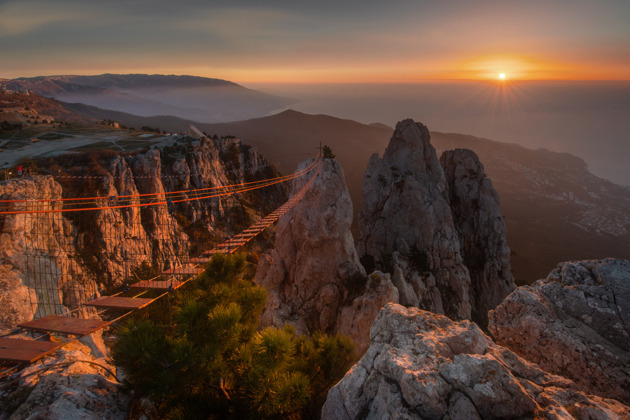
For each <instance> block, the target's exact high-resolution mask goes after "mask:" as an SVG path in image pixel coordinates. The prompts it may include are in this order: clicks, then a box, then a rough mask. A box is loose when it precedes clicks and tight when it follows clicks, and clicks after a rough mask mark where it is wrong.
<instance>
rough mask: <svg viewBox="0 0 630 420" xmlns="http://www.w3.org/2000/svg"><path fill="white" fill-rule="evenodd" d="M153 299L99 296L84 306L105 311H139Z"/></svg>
mask: <svg viewBox="0 0 630 420" xmlns="http://www.w3.org/2000/svg"><path fill="white" fill-rule="evenodd" d="M153 301H154V299H145V298H131V297H119V296H101V297H98V298H96V299H94V300H90V301H88V302H86V303H85V304H86V305H89V306H95V307H97V308H107V309H141V308H144V307H145V306H147V305H148V304H149V303H151V302H153Z"/></svg>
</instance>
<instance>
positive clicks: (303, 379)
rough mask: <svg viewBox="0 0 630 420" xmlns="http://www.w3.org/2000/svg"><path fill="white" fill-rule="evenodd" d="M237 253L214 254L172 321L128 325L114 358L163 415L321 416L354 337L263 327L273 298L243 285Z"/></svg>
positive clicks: (180, 296) (176, 306) (247, 283)
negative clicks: (263, 317) (260, 322)
mask: <svg viewBox="0 0 630 420" xmlns="http://www.w3.org/2000/svg"><path fill="white" fill-rule="evenodd" d="M246 268H247V267H246V260H245V258H244V257H243V256H240V255H231V256H226V255H222V254H217V255H215V256H213V258H212V260H211V262H210V263H209V264H208V266H207V269H206V271H205V272H204V273H202V274H201V275H200V276H199V277H198V278H197V279H196V280H195V281H194V285H193V286H194V287H190V288H187V290H186V291H184V292H178V294H177V296H176V302H175V304H174V305H173V306H174V314H173V319H174V325H170V326H163V325H157V324H156V323H155V322H152V321H147V320H140V321H131V322H128V323H127V324H125V325H124V326H122V327H120V328H119V330H118V341H117V342H116V344H115V345H114V346H113V348H112V354H113V359H114V362H115V363H116V364H117V365H118V366H121V367H122V368H124V369H125V372H127V380H128V381H129V383H130V384H131V385H132V386H133V388H134V389H135V391H136V392H137V394H138V396H140V397H142V396H146V397H149V398H150V399H152V400H153V401H154V403H155V405H156V407H157V409H158V412H159V414H160V416H163V417H165V418H186V419H188V418H238V419H241V418H245V419H247V418H289V419H291V418H295V419H298V418H318V416H319V410H320V408H321V406H322V404H323V402H324V399H325V397H326V393H327V391H328V389H330V387H331V386H332V385H333V384H335V383H336V382H337V381H338V380H339V379H340V378H341V376H343V374H344V373H345V371H346V370H347V368H348V367H349V364H350V363H351V361H352V355H353V344H352V342H351V340H350V339H349V338H348V337H344V336H329V335H326V334H323V333H320V332H316V333H314V334H313V336H312V337H310V338H309V337H305V336H299V335H296V333H295V328H293V327H292V326H285V328H283V329H277V328H266V329H264V330H262V331H257V328H258V317H259V316H260V314H261V312H262V310H263V308H264V305H265V301H266V299H267V294H266V291H265V289H263V288H261V287H259V286H256V285H254V284H253V283H252V282H251V281H249V280H246V279H243V278H242V274H243V273H244V272H245V271H246Z"/></svg>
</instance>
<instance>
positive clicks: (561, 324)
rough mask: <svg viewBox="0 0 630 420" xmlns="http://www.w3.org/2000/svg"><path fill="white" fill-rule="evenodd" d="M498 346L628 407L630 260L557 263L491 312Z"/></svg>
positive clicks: (629, 389) (490, 325)
mask: <svg viewBox="0 0 630 420" xmlns="http://www.w3.org/2000/svg"><path fill="white" fill-rule="evenodd" d="M489 320H490V322H489V325H488V329H489V330H490V333H491V334H492V336H493V337H494V338H495V340H496V341H497V343H499V344H501V345H503V346H506V347H509V348H510V349H511V350H513V351H515V352H516V353H518V354H520V355H521V356H523V357H525V358H527V359H528V360H531V361H532V362H535V363H537V364H538V365H539V366H540V367H541V368H543V369H545V370H547V371H549V372H552V373H556V374H559V375H563V376H565V377H567V378H570V379H572V380H573V381H575V383H576V384H577V386H579V387H580V389H581V390H583V391H584V392H588V393H592V394H596V395H600V396H603V397H607V398H615V399H619V400H620V401H622V402H624V403H625V404H630V261H624V260H616V259H606V260H588V261H572V262H566V263H562V264H559V265H558V267H557V268H556V269H555V270H553V271H552V272H551V273H549V275H548V276H547V278H546V279H544V280H539V281H537V282H536V283H534V284H532V285H531V286H523V287H519V288H518V289H516V290H515V291H514V292H512V293H511V294H510V295H509V296H508V297H507V298H506V299H505V300H504V301H503V302H502V303H501V304H500V305H499V306H498V307H497V308H496V309H495V310H494V311H490V313H489Z"/></svg>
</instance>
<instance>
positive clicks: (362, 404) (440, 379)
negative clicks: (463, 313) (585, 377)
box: [322, 304, 630, 420]
mask: <svg viewBox="0 0 630 420" xmlns="http://www.w3.org/2000/svg"><path fill="white" fill-rule="evenodd" d="M573 386H574V384H573V383H572V382H571V381H570V380H568V379H565V378H562V377H560V376H555V375H552V374H549V373H547V372H545V371H543V370H541V369H540V368H539V367H538V366H536V365H535V364H532V363H529V362H528V361H526V360H524V359H522V358H520V357H519V356H517V355H516V354H514V353H512V352H511V351H510V350H508V349H506V348H503V347H501V346H498V345H496V344H494V343H493V342H492V340H491V339H490V337H488V336H486V335H485V334H484V333H483V332H482V331H481V329H480V328H479V327H478V326H477V325H476V324H474V323H472V322H470V321H466V320H464V321H459V322H454V321H452V320H450V319H448V318H447V317H445V316H442V315H437V314H433V313H430V312H426V311H422V310H419V309H417V308H404V307H402V306H400V305H396V304H388V305H386V306H385V308H383V309H382V310H381V311H380V312H379V314H378V316H377V318H376V320H375V321H374V324H373V325H372V329H371V331H370V347H369V349H368V351H367V353H366V354H365V355H364V356H363V358H361V360H359V362H358V363H356V364H355V365H354V366H353V367H352V368H351V369H350V371H349V372H348V373H347V374H346V375H345V376H344V378H343V379H342V380H341V381H340V382H339V383H338V384H337V385H335V386H334V387H333V388H331V390H330V391H329V393H328V398H327V400H326V403H325V404H324V407H323V409H322V419H326V420H329V419H343V420H350V419H359V418H369V419H381V418H404V419H452V420H454V419H482V418H484V419H497V418H513V419H522V418H554V419H572V418H597V419H611V420H612V419H619V418H628V416H630V407H627V406H625V405H623V404H621V403H619V402H617V401H615V400H609V399H604V398H600V397H597V396H593V395H587V394H584V393H582V392H579V391H576V390H574V389H572V387H573Z"/></svg>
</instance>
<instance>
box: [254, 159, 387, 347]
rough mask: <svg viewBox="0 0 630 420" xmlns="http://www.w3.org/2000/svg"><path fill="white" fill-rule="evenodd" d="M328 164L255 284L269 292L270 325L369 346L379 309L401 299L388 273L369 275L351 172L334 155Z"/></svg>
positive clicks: (284, 227) (283, 221)
mask: <svg viewBox="0 0 630 420" xmlns="http://www.w3.org/2000/svg"><path fill="white" fill-rule="evenodd" d="M307 163H308V162H305V163H303V164H302V165H301V167H304V165H306V164H307ZM321 165H322V166H321V169H320V171H319V174H318V175H317V178H316V179H315V181H314V183H313V184H312V186H311V187H310V188H309V190H308V192H307V193H306V195H305V196H304V198H302V200H300V202H299V203H298V204H296V206H295V207H293V209H291V210H290V211H289V212H288V213H287V214H286V215H284V216H283V217H282V218H280V220H279V222H278V226H277V229H276V241H275V248H274V249H272V250H271V251H269V252H267V253H266V254H265V255H263V257H262V258H261V260H260V262H259V264H258V270H257V272H256V278H255V280H254V281H255V282H256V283H257V284H260V285H262V286H264V287H265V288H266V289H267V291H268V293H269V297H268V300H267V305H266V307H265V310H264V312H263V315H262V323H263V325H274V326H278V327H281V326H282V325H283V324H284V323H291V324H294V325H295V326H296V328H297V331H298V332H300V333H309V332H313V331H314V330H322V331H325V332H328V333H332V332H343V333H345V334H349V335H351V336H352V337H353V338H355V342H356V343H357V344H358V345H359V351H361V350H363V349H365V348H366V347H367V346H366V344H367V329H368V328H369V325H370V324H371V322H372V320H373V319H374V317H375V316H376V313H377V312H378V310H379V309H380V308H381V306H382V305H384V304H385V303H386V302H388V301H389V300H397V298H398V296H397V292H396V290H395V288H394V287H393V285H392V284H391V281H390V280H389V276H388V275H384V274H382V273H375V274H373V275H371V276H369V278H368V277H366V273H365V270H364V268H363V267H362V265H361V264H360V262H359V258H358V256H357V253H356V250H355V247H354V241H353V239H352V234H351V233H350V224H351V222H352V202H351V201H350V196H349V194H348V190H347V187H346V183H345V179H344V175H343V170H342V168H341V166H340V165H339V163H337V162H336V161H334V160H331V159H324V160H323V162H322V164H321ZM303 182H304V181H299V182H298V183H297V184H296V185H295V186H294V191H297V189H299V188H300V187H301V185H302V184H303ZM342 314H343V315H342Z"/></svg>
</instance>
